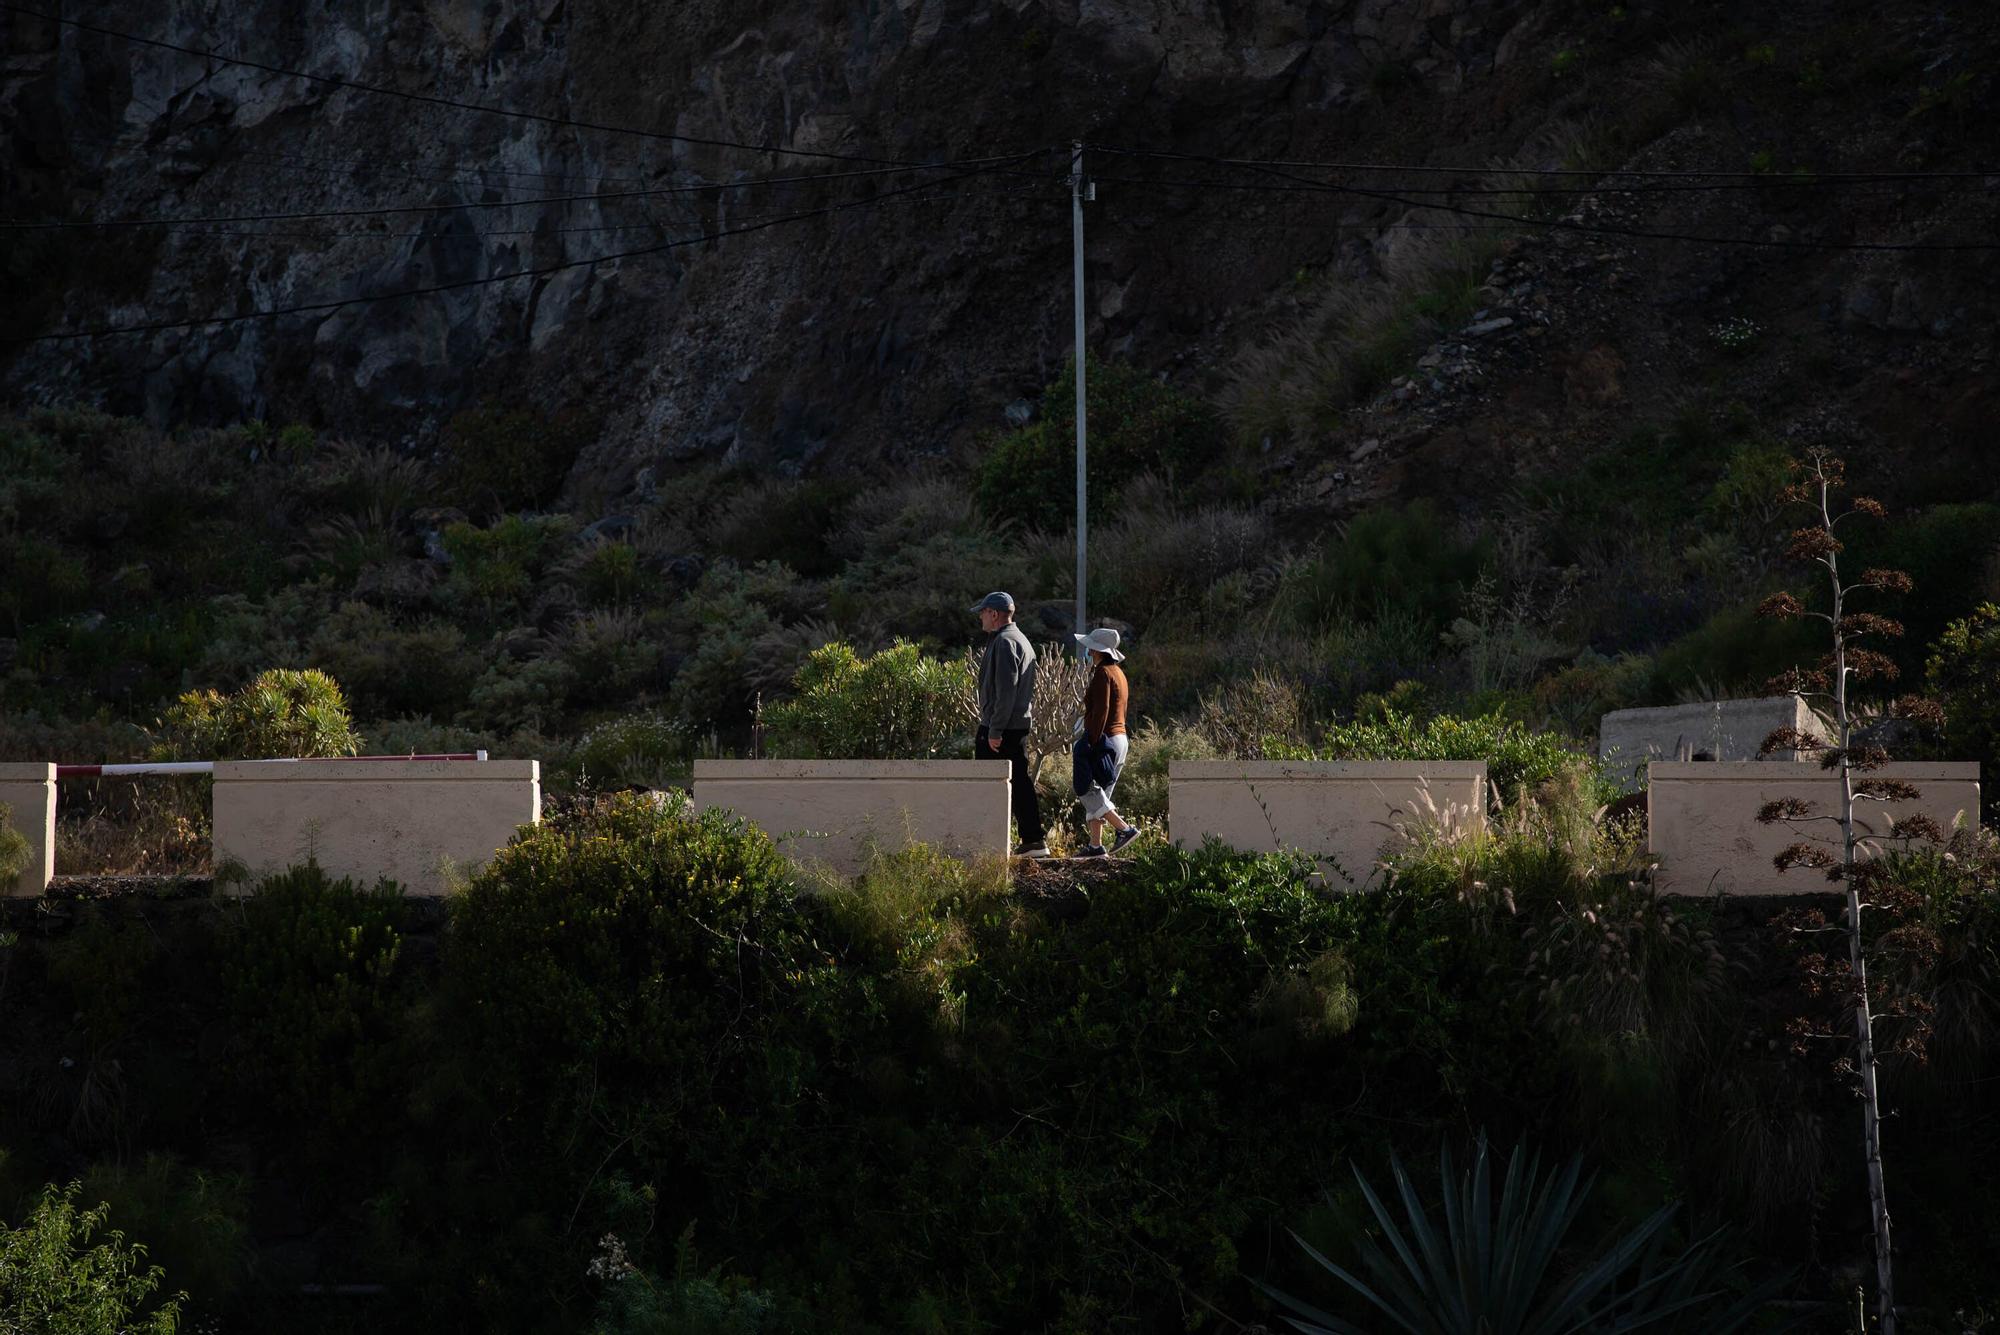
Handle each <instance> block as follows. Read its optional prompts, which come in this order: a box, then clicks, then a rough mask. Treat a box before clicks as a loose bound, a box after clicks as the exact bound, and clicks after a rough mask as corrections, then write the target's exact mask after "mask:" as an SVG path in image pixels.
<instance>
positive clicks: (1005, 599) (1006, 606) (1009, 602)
mask: <svg viewBox="0 0 2000 1335" xmlns="http://www.w3.org/2000/svg"><path fill="white" fill-rule="evenodd" d="M989 607H990V608H992V609H993V610H994V611H996V612H1011V611H1013V610H1014V595H1013V594H1011V593H1001V592H1000V591H999V590H998V589H995V590H994V591H993V592H992V593H989V594H987V595H986V596H985V597H984V598H981V599H980V600H979V601H978V602H976V603H974V604H973V605H972V606H971V607H970V608H969V609H967V610H968V611H973V612H984V611H985V610H986V609H987V608H989Z"/></svg>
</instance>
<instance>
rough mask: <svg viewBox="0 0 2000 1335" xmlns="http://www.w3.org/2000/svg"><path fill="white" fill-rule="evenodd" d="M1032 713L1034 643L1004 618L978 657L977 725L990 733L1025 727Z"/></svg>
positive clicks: (1033, 697) (1032, 718) (1033, 707)
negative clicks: (1004, 623)
mask: <svg viewBox="0 0 2000 1335" xmlns="http://www.w3.org/2000/svg"><path fill="white" fill-rule="evenodd" d="M1034 713H1035V647H1034V646H1033V645H1031V644H1029V643H1028V637H1027V636H1025V635H1023V634H1022V633H1021V628H1020V627H1019V626H1017V625H1015V624H1014V623H1013V622H1011V621H1010V622H1008V623H1007V624H1006V625H1004V626H1002V627H1001V628H1000V629H999V630H997V631H995V632H993V638H992V639H991V640H988V641H987V642H986V652H985V653H984V654H981V655H980V658H979V726H980V727H982V728H984V729H986V731H987V732H988V733H989V734H990V735H993V736H998V735H999V734H1000V733H1002V732H1005V731H1006V730H1007V729H1009V728H1025V727H1028V726H1029V725H1030V724H1031V723H1032V722H1033V721H1034Z"/></svg>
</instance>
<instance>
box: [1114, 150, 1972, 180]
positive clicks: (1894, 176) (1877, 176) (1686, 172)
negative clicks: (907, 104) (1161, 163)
mask: <svg viewBox="0 0 2000 1335" xmlns="http://www.w3.org/2000/svg"><path fill="white" fill-rule="evenodd" d="M1083 147H1084V151H1085V152H1096V153H1113V154H1117V155H1119V156H1121V157H1135V158H1170V159H1175V160H1178V161H1182V162H1207V163H1213V164H1216V165H1219V166H1226V167H1250V168H1306V169H1309V170H1313V171H1340V172H1405V173H1419V174H1421V173H1433V174H1447V175H1459V176H1484V175H1492V174H1496V173H1505V174H1508V175H1514V176H1606V175H1617V176H1641V177H1647V178H1657V179H1662V180H1677V179H1682V178H1688V177H1735V178H1748V179H1751V180H1764V181H1769V180H1770V179H1772V178H1770V177H1769V176H1768V174H1766V173H1762V172H1754V171H1718V170H1714V169H1700V168H1685V169H1675V170H1670V171H1668V170H1643V169H1630V170H1626V169H1620V170H1618V171H1616V172H1605V171H1599V170H1597V169H1595V168H1591V167H1436V166H1427V165H1419V164H1417V163H1395V162H1311V161H1301V160H1287V159H1282V158H1272V159H1263V158H1225V157H1218V156H1214V155H1211V154H1206V153H1188V152H1176V151H1173V150H1169V149H1156V148H1125V147H1120V146H1118V145H1115V144H1099V143H1089V142H1086V143H1085V144H1084V146H1083ZM1812 175H1813V176H1814V177H1816V178H1819V179H1821V180H1855V181H1931V180H1940V181H1943V180H1983V179H1988V178H1994V177H2000V168H1990V169H1987V170H1984V171H1949V172H1883V171H1873V172H1813V173H1812Z"/></svg>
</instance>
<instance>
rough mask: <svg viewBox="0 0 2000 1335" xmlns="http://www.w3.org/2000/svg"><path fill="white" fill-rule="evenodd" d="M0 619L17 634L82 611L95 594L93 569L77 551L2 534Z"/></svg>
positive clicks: (23, 537) (0, 551)
mask: <svg viewBox="0 0 2000 1335" xmlns="http://www.w3.org/2000/svg"><path fill="white" fill-rule="evenodd" d="M0 567H4V568H5V569H6V570H7V572H8V573H7V578H6V580H5V581H4V583H0V617H4V618H6V621H7V623H8V624H9V625H10V626H11V628H12V631H13V633H14V634H15V635H19V634H21V633H22V631H24V630H25V629H27V627H29V626H30V625H33V624H34V623H36V622H39V621H44V620H47V619H48V618H51V617H59V616H66V615H68V614H70V613H72V612H80V611H82V610H84V607H85V605H86V603H87V601H88V599H89V596H90V594H91V592H92V589H91V583H90V570H89V567H87V566H86V565H85V564H84V562H83V559H82V558H81V557H79V556H77V555H75V554H74V553H73V552H70V551H68V550H67V549H65V548H63V547H61V546H59V545H58V544H56V543H53V542H50V541H48V540H47V539H45V538H39V537H35V536H33V535H30V534H21V535H18V536H11V535H8V534H6V533H5V532H0Z"/></svg>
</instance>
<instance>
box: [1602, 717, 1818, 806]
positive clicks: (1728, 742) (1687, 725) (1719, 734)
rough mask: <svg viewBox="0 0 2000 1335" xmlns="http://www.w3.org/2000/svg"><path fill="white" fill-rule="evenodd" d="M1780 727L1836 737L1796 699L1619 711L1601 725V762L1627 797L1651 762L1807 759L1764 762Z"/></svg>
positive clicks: (1782, 755)
mask: <svg viewBox="0 0 2000 1335" xmlns="http://www.w3.org/2000/svg"><path fill="white" fill-rule="evenodd" d="M1779 728H1797V729H1798V730H1799V731H1800V732H1803V733H1808V734H1812V735H1815V736H1819V737H1824V738H1827V739H1829V740H1830V739H1831V737H1832V732H1831V731H1830V730H1829V729H1828V728H1827V726H1826V723H1825V721H1824V720H1823V719H1821V718H1820V716H1819V715H1818V714H1815V713H1814V712H1813V709H1812V706H1811V705H1809V704H1807V703H1806V702H1805V700H1804V699H1803V698H1801V697H1799V696H1796V695H1773V696H1765V697H1763V698H1760V699H1755V700H1713V701H1709V702H1708V703H1706V704H1696V705H1667V706H1664V707H1662V708H1659V709H1615V710H1613V711H1612V712H1610V713H1609V714H1606V715H1605V716H1604V717H1603V718H1602V719H1600V720H1599V721H1598V725H1597V758H1598V759H1599V760H1601V761H1603V762H1604V771H1605V773H1606V774H1607V775H1609V776H1610V777H1611V778H1612V779H1613V780H1615V781H1616V782H1617V783H1619V784H1620V785H1621V786H1622V787H1623V788H1624V789H1625V790H1626V791H1627V792H1636V791H1638V788H1639V778H1640V776H1641V775H1642V774H1643V773H1644V772H1645V769H1646V764H1647V762H1648V761H1653V760H1680V759H1682V758H1683V756H1682V752H1683V749H1685V751H1686V752H1687V756H1686V758H1687V759H1694V758H1695V757H1697V756H1699V757H1701V758H1702V759H1705V760H1758V759H1769V760H1784V761H1793V760H1805V759H1809V758H1810V757H1809V756H1808V755H1806V754H1803V753H1801V752H1797V751H1778V752H1774V753H1772V754H1771V755H1770V756H1768V757H1760V756H1759V755H1758V754H1757V751H1758V748H1759V747H1761V746H1763V745H1764V739H1765V738H1766V737H1769V736H1770V735H1771V734H1772V733H1773V732H1776V731H1777V730H1778V729H1779Z"/></svg>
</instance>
